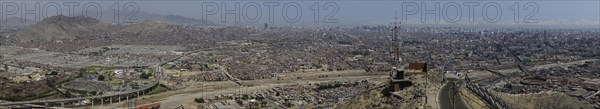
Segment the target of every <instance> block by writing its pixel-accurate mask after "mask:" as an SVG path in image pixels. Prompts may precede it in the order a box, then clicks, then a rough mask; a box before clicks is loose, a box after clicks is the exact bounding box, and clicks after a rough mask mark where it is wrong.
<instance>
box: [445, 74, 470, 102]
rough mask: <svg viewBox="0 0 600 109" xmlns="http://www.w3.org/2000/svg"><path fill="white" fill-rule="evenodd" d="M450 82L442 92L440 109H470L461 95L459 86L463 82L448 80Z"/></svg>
mask: <svg viewBox="0 0 600 109" xmlns="http://www.w3.org/2000/svg"><path fill="white" fill-rule="evenodd" d="M446 80H447V81H448V82H447V83H446V84H445V85H444V86H443V87H442V89H441V90H440V95H439V96H438V100H439V102H440V109H469V106H467V104H466V103H465V102H464V100H463V99H462V97H461V96H460V93H459V90H458V89H459V86H458V85H463V84H462V81H459V80H456V79H446Z"/></svg>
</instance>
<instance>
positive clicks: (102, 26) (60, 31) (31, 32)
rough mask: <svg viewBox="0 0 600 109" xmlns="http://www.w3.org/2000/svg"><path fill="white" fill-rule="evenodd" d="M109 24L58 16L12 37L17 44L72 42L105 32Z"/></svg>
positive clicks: (83, 18) (79, 17) (90, 19)
mask: <svg viewBox="0 0 600 109" xmlns="http://www.w3.org/2000/svg"><path fill="white" fill-rule="evenodd" d="M109 28H110V25H109V24H106V23H102V22H100V21H98V20H96V19H93V18H89V17H82V16H77V17H67V16H64V15H58V16H53V17H48V18H45V19H44V20H42V21H40V22H38V23H37V24H35V25H32V26H31V27H29V28H27V29H23V30H20V31H18V32H17V33H16V34H15V36H12V38H13V39H15V40H16V41H17V42H45V41H57V40H73V39H76V38H79V37H85V36H86V35H90V34H97V33H99V32H104V31H107V30H108V29H109Z"/></svg>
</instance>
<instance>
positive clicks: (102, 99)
mask: <svg viewBox="0 0 600 109" xmlns="http://www.w3.org/2000/svg"><path fill="white" fill-rule="evenodd" d="M156 86H158V81H154V82H152V84H151V85H147V86H146V87H144V88H141V89H137V90H133V91H129V92H125V93H116V94H108V95H97V96H88V97H77V98H65V99H51V100H32V101H17V102H2V103H0V106H20V105H28V104H45V105H48V104H57V103H60V104H61V107H64V105H65V103H67V104H69V103H77V102H80V101H82V100H88V99H89V100H90V101H91V105H92V106H93V105H94V102H100V104H101V105H104V102H105V101H107V100H108V102H109V103H111V104H112V103H113V99H116V100H117V101H118V102H121V100H123V98H125V100H129V98H130V97H131V98H134V97H139V96H140V93H141V94H142V95H145V94H146V93H148V92H150V91H151V90H152V89H154V88H156Z"/></svg>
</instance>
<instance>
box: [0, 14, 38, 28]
mask: <svg viewBox="0 0 600 109" xmlns="http://www.w3.org/2000/svg"><path fill="white" fill-rule="evenodd" d="M35 23H36V21H33V20H29V19H23V18H18V17H9V18H7V19H0V30H1V29H21V28H25V27H28V26H31V25H33V24H35Z"/></svg>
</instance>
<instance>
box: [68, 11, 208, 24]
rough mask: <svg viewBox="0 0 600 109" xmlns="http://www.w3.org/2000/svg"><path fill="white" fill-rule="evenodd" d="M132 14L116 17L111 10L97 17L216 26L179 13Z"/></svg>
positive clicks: (78, 14) (92, 12) (94, 14)
mask: <svg viewBox="0 0 600 109" xmlns="http://www.w3.org/2000/svg"><path fill="white" fill-rule="evenodd" d="M130 14H132V13H131V12H119V14H118V15H117V17H115V13H113V12H112V11H102V13H101V16H100V18H97V19H98V20H100V21H102V22H106V23H118V24H120V23H131V22H123V21H124V20H125V18H126V17H128V18H129V19H128V20H131V19H132V20H133V21H134V22H144V21H146V20H153V21H162V22H166V23H169V24H175V25H190V26H218V25H217V24H216V23H214V22H211V21H207V22H202V20H199V19H193V18H188V17H184V16H179V15H161V14H154V13H148V12H137V13H134V14H132V15H131V17H129V16H128V15H130ZM83 15H84V14H83V13H82V12H79V13H76V14H75V16H83ZM85 15H86V16H96V15H98V14H97V12H95V11H91V12H87V13H86V14H85Z"/></svg>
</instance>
